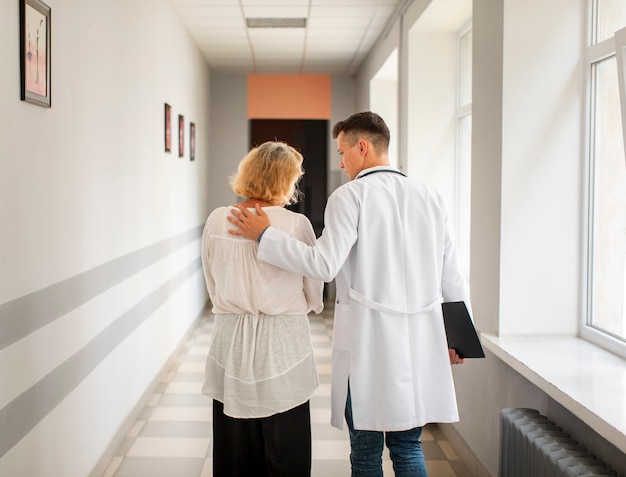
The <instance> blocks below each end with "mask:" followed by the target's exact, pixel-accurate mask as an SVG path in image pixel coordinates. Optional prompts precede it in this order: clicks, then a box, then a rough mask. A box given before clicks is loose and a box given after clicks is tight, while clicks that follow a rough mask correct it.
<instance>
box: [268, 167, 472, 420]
mask: <svg viewBox="0 0 626 477" xmlns="http://www.w3.org/2000/svg"><path fill="white" fill-rule="evenodd" d="M393 171H394V169H391V168H389V167H374V168H370V169H366V170H364V171H362V172H361V173H360V174H359V176H357V178H356V179H355V180H353V181H351V182H348V183H347V184H344V185H343V186H341V187H339V188H338V189H337V190H335V192H333V194H332V195H331V196H330V197H329V199H328V203H327V206H326V212H325V217H324V221H325V224H324V227H325V228H324V231H323V233H322V236H321V237H320V238H319V239H318V240H317V242H316V245H315V246H308V245H306V244H304V243H302V242H299V241H298V240H296V239H293V238H291V237H290V236H289V235H288V234H286V233H284V232H282V231H280V230H278V229H276V228H274V227H270V228H268V229H267V230H266V231H265V233H264V235H263V237H262V239H261V241H260V244H259V253H258V258H259V259H261V260H263V261H266V262H269V263H271V264H273V265H276V266H279V267H282V268H286V269H289V270H292V271H298V272H300V273H303V274H304V275H306V276H309V277H313V278H318V279H321V280H324V281H326V282H329V281H331V280H332V279H333V278H335V282H336V289H337V291H336V293H337V299H336V304H335V317H334V330H333V355H332V384H331V401H332V416H331V424H332V425H333V426H335V427H338V428H339V429H343V420H344V410H345V405H346V397H347V389H348V379H349V381H350V390H351V395H352V410H353V419H354V426H355V428H356V429H361V430H374V431H401V430H406V429H412V428H414V427H418V426H423V425H425V424H426V423H429V422H455V421H458V419H459V417H458V410H457V404H456V396H455V390H454V383H453V379H452V370H451V365H450V360H449V355H448V349H447V342H446V336H445V330H444V326H443V318H442V311H441V302H442V300H443V301H460V300H463V301H465V302H466V303H467V305H468V309H470V310H471V306H470V302H469V296H468V293H467V287H466V283H465V279H464V276H463V273H462V269H461V266H460V261H459V259H458V256H457V253H456V251H455V246H454V242H453V239H452V235H451V232H450V229H449V224H448V222H447V214H446V210H445V205H444V202H443V200H442V199H441V197H440V196H439V195H438V194H437V193H436V192H434V191H433V190H432V189H430V188H429V187H427V186H426V185H424V184H422V183H420V182H418V181H415V180H413V179H409V178H407V177H404V176H403V175H401V174H399V173H394V172H393ZM395 172H397V171H395Z"/></svg>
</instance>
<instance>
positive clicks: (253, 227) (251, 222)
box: [227, 204, 271, 240]
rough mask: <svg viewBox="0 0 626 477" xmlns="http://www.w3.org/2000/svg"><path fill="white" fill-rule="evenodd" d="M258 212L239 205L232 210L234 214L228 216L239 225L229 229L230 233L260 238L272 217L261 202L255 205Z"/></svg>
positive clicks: (252, 238) (232, 222)
mask: <svg viewBox="0 0 626 477" xmlns="http://www.w3.org/2000/svg"><path fill="white" fill-rule="evenodd" d="M254 208H255V210H256V214H253V213H252V212H251V211H249V210H248V209H247V208H246V207H244V206H242V205H238V206H236V207H235V208H233V209H231V210H230V213H231V214H233V216H229V217H227V219H228V221H229V222H230V223H231V224H233V225H235V226H236V227H238V228H237V229H229V230H228V233H229V234H231V235H238V236H240V237H246V238H249V239H250V240H258V238H259V235H261V233H262V232H263V231H264V230H265V229H266V228H267V227H269V226H270V225H271V224H270V219H269V217H268V216H267V214H266V213H265V212H264V211H263V209H262V208H261V206H260V205H259V204H256V205H255V206H254Z"/></svg>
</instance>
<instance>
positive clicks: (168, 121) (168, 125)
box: [165, 103, 172, 152]
mask: <svg viewBox="0 0 626 477" xmlns="http://www.w3.org/2000/svg"><path fill="white" fill-rule="evenodd" d="M171 151H172V107H171V106H170V105H169V104H167V103H165V152H171Z"/></svg>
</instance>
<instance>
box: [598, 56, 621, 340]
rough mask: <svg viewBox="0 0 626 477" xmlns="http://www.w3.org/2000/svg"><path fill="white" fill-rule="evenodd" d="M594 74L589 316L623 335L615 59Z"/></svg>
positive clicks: (617, 89) (601, 325) (603, 328)
mask: <svg viewBox="0 0 626 477" xmlns="http://www.w3.org/2000/svg"><path fill="white" fill-rule="evenodd" d="M592 68H593V75H594V84H595V91H594V106H595V115H594V116H595V117H594V118H593V119H594V121H593V123H594V149H593V151H592V152H593V160H594V184H593V191H594V192H593V194H594V197H593V220H592V223H593V240H592V241H591V243H592V257H591V258H592V262H591V268H592V270H591V272H592V275H591V277H592V290H591V306H592V309H591V320H590V324H591V325H592V326H594V327H595V328H599V329H601V330H603V331H606V332H608V333H610V334H612V335H614V336H616V337H618V338H621V339H626V315H625V312H626V307H625V306H624V299H625V298H624V297H625V296H626V161H625V159H624V142H623V139H622V119H621V113H620V98H619V86H618V79H617V61H616V59H615V57H614V56H613V57H611V58H608V59H606V60H604V61H601V62H598V63H595V64H594V65H592Z"/></svg>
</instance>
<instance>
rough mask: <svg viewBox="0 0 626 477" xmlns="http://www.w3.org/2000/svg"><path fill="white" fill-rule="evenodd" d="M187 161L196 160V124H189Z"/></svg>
mask: <svg viewBox="0 0 626 477" xmlns="http://www.w3.org/2000/svg"><path fill="white" fill-rule="evenodd" d="M189 160H190V161H195V160H196V123H189Z"/></svg>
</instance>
